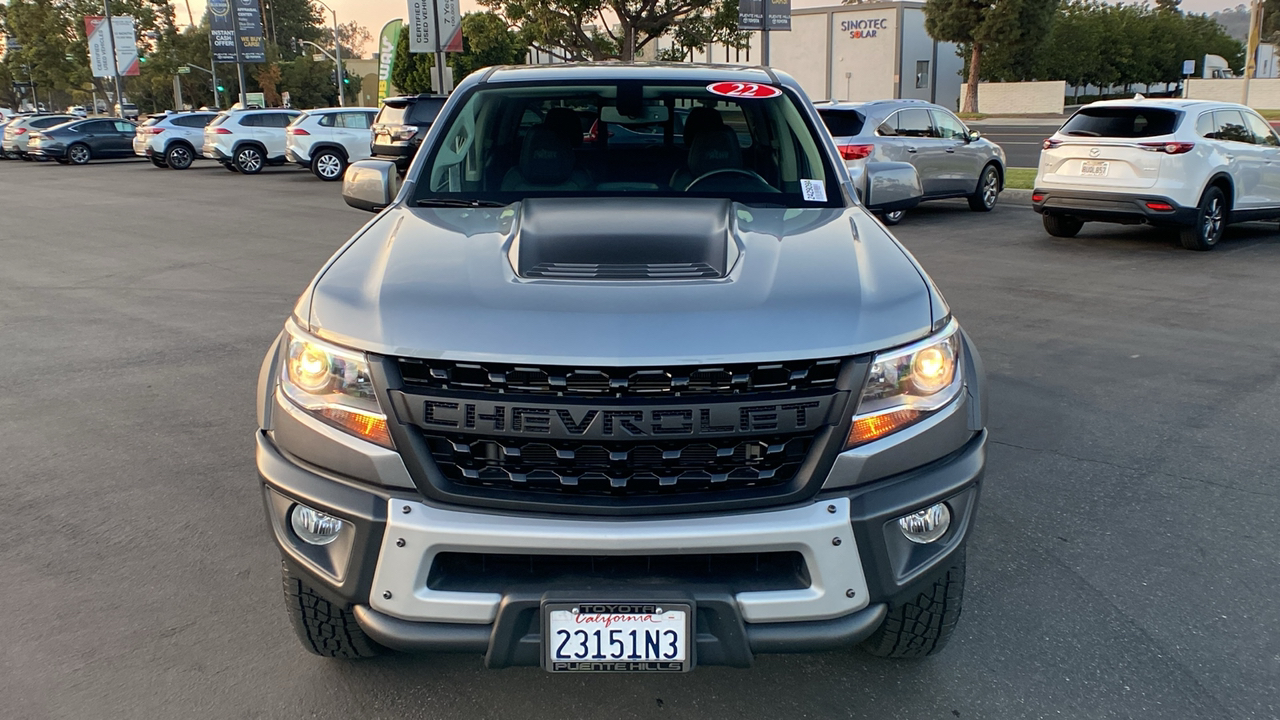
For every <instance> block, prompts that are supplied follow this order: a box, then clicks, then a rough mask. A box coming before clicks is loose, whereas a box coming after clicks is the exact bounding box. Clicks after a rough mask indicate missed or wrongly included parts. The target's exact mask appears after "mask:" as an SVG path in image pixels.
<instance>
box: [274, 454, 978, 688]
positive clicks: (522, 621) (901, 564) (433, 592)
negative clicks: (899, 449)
mask: <svg viewBox="0 0 1280 720" xmlns="http://www.w3.org/2000/svg"><path fill="white" fill-rule="evenodd" d="M257 444H258V449H257V460H258V472H259V477H260V479H261V480H262V483H263V486H264V495H265V501H266V508H267V513H268V516H269V518H270V520H271V526H272V529H273V532H274V535H275V539H276V542H277V544H278V545H279V547H280V549H281V552H282V554H283V555H284V558H285V561H286V563H287V564H288V565H289V566H290V568H291V569H292V571H294V572H296V573H299V574H300V575H302V576H305V577H307V578H308V581H309V583H310V584H312V585H313V586H314V587H315V588H316V590H317V591H318V592H321V593H323V594H326V595H328V596H330V597H331V598H332V599H333V600H335V601H338V602H342V603H351V604H353V605H355V614H356V617H357V619H358V620H359V622H360V624H361V626H362V627H363V628H364V630H365V631H366V632H367V633H368V634H369V635H370V637H372V638H374V639H375V640H376V641H378V642H380V643H382V644H383V645H386V646H388V647H392V648H397V649H402V650H410V651H432V652H441V651H464V652H475V653H483V654H484V655H485V662H486V664H487V665H488V666H489V667H505V666H508V665H534V666H536V665H538V664H539V659H540V647H541V645H540V643H541V636H540V619H539V618H540V615H539V608H540V606H541V604H542V603H543V602H547V601H553V600H554V601H559V600H566V599H569V600H584V599H590V600H604V599H620V600H626V601H636V600H640V599H643V600H651V599H656V600H666V601H671V600H672V599H675V598H678V599H679V600H680V601H682V602H689V603H690V604H691V605H692V606H693V607H694V608H695V617H696V619H697V632H696V658H697V662H698V663H699V664H702V665H732V666H740V667H741V666H747V665H749V664H750V662H751V658H752V656H753V654H754V653H760V652H802V651H814V650H825V649H832V648H836V647H846V646H849V645H852V644H855V643H857V642H859V641H861V640H863V639H865V638H866V637H868V636H869V635H870V634H871V633H873V632H874V631H875V630H876V628H877V627H879V625H880V622H881V621H882V620H883V618H884V615H885V612H886V610H887V606H888V605H889V604H891V603H893V602H895V601H896V600H898V599H901V598H905V597H910V596H913V594H914V593H917V592H919V585H920V584H922V583H924V582H929V581H931V579H932V575H933V574H934V572H935V571H936V569H937V568H938V567H939V566H940V565H942V564H944V563H946V562H947V560H948V558H950V557H951V555H952V554H953V553H955V552H957V551H958V550H960V548H961V547H962V546H963V545H964V543H965V542H966V540H967V537H968V530H969V527H970V526H971V524H972V519H973V515H974V511H975V508H976V503H977V499H978V494H979V488H980V484H981V479H982V475H983V471H984V468H985V462H986V432H985V431H983V432H981V433H978V434H976V435H974V436H973V437H972V439H971V440H970V441H969V442H968V443H967V444H965V445H964V447H962V448H961V449H959V450H957V451H956V452H954V453H952V454H951V455H948V456H947V457H945V458H942V459H940V460H938V461H935V462H933V463H930V464H928V465H926V466H924V467H921V468H917V469H915V470H912V471H910V472H906V473H902V474H900V475H897V476H894V477H890V478H886V479H884V480H880V481H877V482H873V483H868V484H866V485H863V486H855V487H850V488H840V489H838V490H830V491H824V492H823V493H821V494H820V495H819V496H818V497H816V498H814V499H812V500H810V501H807V502H804V503H800V504H797V505H790V506H786V507H782V508H776V509H768V510H762V511H752V512H742V513H735V514H719V515H703V516H682V517H678V518H671V517H664V518H634V517H629V518H626V519H612V518H609V519H603V518H584V517H582V516H546V515H543V516H533V515H529V514H521V515H516V514H504V513H496V512H478V511H475V510H474V509H470V508H461V507H457V506H443V505H438V504H433V503H430V502H428V501H424V500H423V498H422V496H421V495H419V494H417V493H413V492H407V491H404V490H395V489H385V488H376V487H374V486H369V485H363V484H360V483H356V482H351V481H347V480H345V479H341V478H338V477H336V476H331V475H328V474H322V472H323V471H319V470H318V469H313V468H311V467H310V466H307V465H306V464H305V463H303V462H301V461H295V460H294V459H292V458H291V457H289V456H287V455H286V454H285V453H284V452H282V451H281V450H279V449H278V448H276V446H275V445H274V444H273V442H272V441H271V439H270V437H269V436H268V435H267V434H266V433H263V432H259V433H258V435H257ZM939 501H946V502H947V503H948V504H949V506H950V507H951V511H952V516H953V520H952V525H951V529H950V530H949V531H948V534H947V535H946V536H944V537H943V538H942V539H941V540H939V541H937V542H935V543H932V544H930V545H915V544H912V543H910V542H908V541H907V540H906V539H905V538H904V537H903V536H902V534H901V533H900V532H899V531H898V529H897V523H896V519H897V518H898V517H901V516H902V515H905V514H907V513H910V512H913V511H915V510H918V509H920V508H923V507H926V506H928V505H930V504H932V503H935V502H939ZM298 502H301V503H305V504H306V505H309V506H311V507H313V508H316V509H318V510H321V511H323V512H326V513H329V514H332V515H335V516H337V517H340V518H342V519H344V520H345V521H347V527H346V528H345V529H344V530H343V534H342V535H341V536H340V537H339V539H338V540H337V541H336V542H334V543H332V544H331V545H327V546H323V547H316V546H309V545H305V544H304V543H302V542H300V541H299V540H298V539H297V538H296V537H295V536H294V534H293V533H292V531H291V530H290V529H289V523H288V514H289V512H290V511H291V509H292V507H293V505H294V504H295V503H298ZM405 508H408V512H405ZM446 552H447V553H475V554H477V555H489V556H491V555H495V554H496V555H503V554H519V555H529V556H531V557H532V556H535V555H536V556H577V557H583V556H594V557H606V558H609V557H615V556H629V555H630V556H634V555H646V556H650V555H659V554H671V555H704V554H714V553H753V552H758V553H765V552H795V553H798V554H799V555H800V556H802V557H803V559H804V565H805V572H806V573H807V578H808V586H807V587H803V588H791V589H783V590H778V589H764V590H758V589H753V588H750V587H746V588H743V587H732V586H729V585H726V584H725V581H724V578H721V577H716V576H709V577H707V578H706V581H705V582H701V581H699V582H689V581H687V580H686V581H682V582H676V583H673V582H664V581H661V580H660V579H657V578H645V579H644V582H642V583H640V582H636V581H635V579H634V578H633V579H632V580H631V581H629V582H626V583H623V584H621V585H619V584H618V583H610V582H607V581H601V580H599V579H598V578H596V579H591V580H588V581H582V580H574V579H571V578H561V579H557V580H556V581H554V582H538V583H534V584H521V583H519V582H508V583H507V584H501V585H495V586H493V587H475V586H474V584H472V586H467V587H465V588H462V589H459V587H457V586H449V585H447V584H444V585H442V584H441V583H440V582H438V579H439V578H438V577H437V576H434V575H433V574H432V571H433V565H434V561H435V559H436V558H437V557H438V556H439V555H440V554H441V553H446Z"/></svg>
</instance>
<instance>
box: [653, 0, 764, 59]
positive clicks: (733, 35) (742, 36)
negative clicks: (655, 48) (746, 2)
mask: <svg viewBox="0 0 1280 720" xmlns="http://www.w3.org/2000/svg"><path fill="white" fill-rule="evenodd" d="M671 35H672V44H671V47H670V48H666V49H665V50H663V51H662V52H661V53H659V56H658V59H659V60H667V61H671V62H681V61H683V60H686V59H687V58H689V56H690V55H692V54H693V51H695V50H701V49H705V48H706V47H707V45H709V44H711V43H715V44H717V45H725V46H728V47H732V48H745V47H747V46H748V45H749V43H750V42H751V33H749V32H746V31H744V30H739V29H738V3H737V2H736V0H720V4H719V5H718V6H717V7H715V8H714V10H713V11H712V12H710V13H706V14H704V15H701V16H697V17H691V18H689V19H688V20H686V21H685V22H682V23H680V24H679V25H678V26H677V27H676V28H675V30H674V31H672V33H671Z"/></svg>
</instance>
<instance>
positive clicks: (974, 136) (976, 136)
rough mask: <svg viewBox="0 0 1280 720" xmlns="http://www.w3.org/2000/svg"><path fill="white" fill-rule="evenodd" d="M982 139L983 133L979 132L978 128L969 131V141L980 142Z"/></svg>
mask: <svg viewBox="0 0 1280 720" xmlns="http://www.w3.org/2000/svg"><path fill="white" fill-rule="evenodd" d="M981 139H982V133H980V132H978V131H977V130H970V131H969V142H978V141H979V140H981Z"/></svg>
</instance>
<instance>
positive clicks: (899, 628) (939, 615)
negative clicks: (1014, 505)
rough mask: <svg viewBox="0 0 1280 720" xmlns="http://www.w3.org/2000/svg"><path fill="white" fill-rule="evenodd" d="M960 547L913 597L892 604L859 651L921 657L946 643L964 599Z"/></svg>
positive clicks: (933, 652) (957, 620)
mask: <svg viewBox="0 0 1280 720" xmlns="http://www.w3.org/2000/svg"><path fill="white" fill-rule="evenodd" d="M964 552H965V550H964V548H960V550H959V551H957V552H956V554H954V555H952V556H951V558H949V559H948V562H947V564H946V565H944V566H943V568H942V570H941V572H939V573H938V574H937V575H935V576H934V577H933V579H932V581H929V582H927V583H926V584H924V585H922V586H920V592H918V593H917V594H915V595H914V597H908V598H905V599H904V600H901V601H898V602H894V603H892V604H890V606H889V614H888V615H886V616H885V619H884V622H883V623H881V624H880V627H879V628H878V629H876V631H875V633H873V634H872V635H871V637H869V638H867V639H866V640H864V641H863V643H862V649H863V650H866V651H867V652H868V653H871V654H872V655H875V656H878V657H887V658H922V657H925V656H926V655H933V654H935V653H937V652H938V651H940V650H942V648H943V647H944V646H945V645H946V644H947V640H949V639H950V638H951V633H952V632H953V631H954V630H955V627H956V623H957V622H959V620H960V606H961V605H962V604H963V600H964Z"/></svg>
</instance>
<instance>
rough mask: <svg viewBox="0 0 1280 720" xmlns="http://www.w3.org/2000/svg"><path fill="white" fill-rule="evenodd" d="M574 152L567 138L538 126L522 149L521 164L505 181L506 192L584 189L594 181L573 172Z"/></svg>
mask: <svg viewBox="0 0 1280 720" xmlns="http://www.w3.org/2000/svg"><path fill="white" fill-rule="evenodd" d="M575 159H576V158H575V157H574V152H573V148H572V147H570V145H569V141H568V140H567V139H565V137H564V135H562V134H560V133H557V132H556V131H555V130H553V129H551V128H549V127H547V126H546V125H545V124H542V125H535V126H533V127H532V128H530V129H529V133H528V134H527V135H525V137H524V145H523V146H522V147H521V148H520V164H519V165H517V166H516V167H513V168H511V169H510V170H508V171H507V174H506V176H505V177H503V178H502V190H503V191H504V192H520V191H546V190H570V191H572V190H584V189H586V188H587V187H589V186H590V184H591V180H590V179H589V178H588V177H587V174H586V173H584V172H582V171H581V170H576V169H574V164H575V163H574V161H575Z"/></svg>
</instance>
